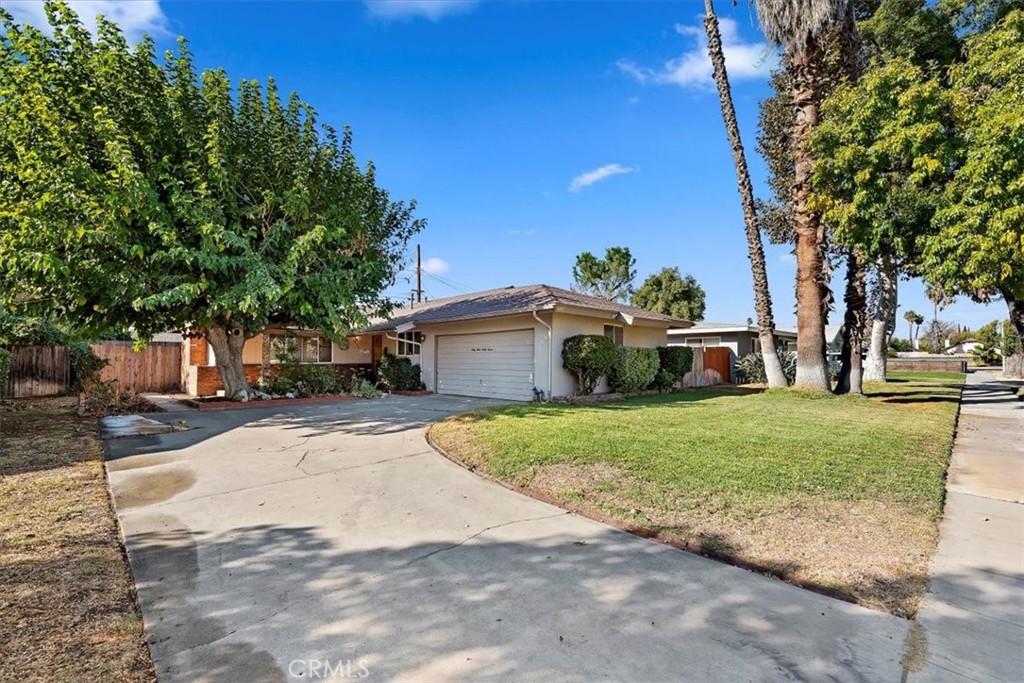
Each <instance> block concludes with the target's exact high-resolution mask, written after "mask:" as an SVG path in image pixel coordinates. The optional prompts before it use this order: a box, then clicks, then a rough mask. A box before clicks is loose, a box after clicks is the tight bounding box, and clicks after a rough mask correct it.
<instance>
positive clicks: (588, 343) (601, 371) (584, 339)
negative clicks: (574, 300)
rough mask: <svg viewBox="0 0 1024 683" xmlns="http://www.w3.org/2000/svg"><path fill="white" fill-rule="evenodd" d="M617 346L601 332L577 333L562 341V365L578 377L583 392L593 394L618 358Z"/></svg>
mask: <svg viewBox="0 0 1024 683" xmlns="http://www.w3.org/2000/svg"><path fill="white" fill-rule="evenodd" d="M616 349H617V347H616V346H615V343H614V342H612V340H611V339H609V338H608V337H605V336H604V335H601V334H577V335H575V336H572V337H566V339H565V341H563V342H562V367H563V368H565V369H566V370H568V371H569V372H571V373H572V374H573V375H574V376H575V377H576V384H577V385H578V386H579V388H580V393H581V394H591V393H593V392H594V387H596V386H597V382H598V380H600V379H601V378H602V377H604V376H606V375H609V374H610V373H611V371H612V368H614V367H615V363H616V362H617V360H618V353H617V350H616Z"/></svg>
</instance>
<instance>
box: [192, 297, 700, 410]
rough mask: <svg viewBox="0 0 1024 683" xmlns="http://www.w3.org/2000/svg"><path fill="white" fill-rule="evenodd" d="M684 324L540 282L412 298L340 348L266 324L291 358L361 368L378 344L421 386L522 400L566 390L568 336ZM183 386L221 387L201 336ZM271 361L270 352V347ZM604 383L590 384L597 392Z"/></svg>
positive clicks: (623, 334) (254, 344) (633, 340)
mask: <svg viewBox="0 0 1024 683" xmlns="http://www.w3.org/2000/svg"><path fill="white" fill-rule="evenodd" d="M688 325H690V322H689V321H686V320H679V319H676V318H671V317H669V316H665V315H661V314H659V313H652V312H650V311H644V310H641V309H639V308H634V307H632V306H626V305H624V304H618V303H615V302H612V301H608V300H606V299H600V298H597V297H591V296H585V295H583V294H578V293H576V292H571V291H569V290H565V289H559V288H557V287H549V286H548V285H530V286H526V287H508V288H505V289H493V290H489V291H484V292H475V293H473V294H465V295H462V296H456V297H450V298H447V299H436V300H434V301H429V302H423V303H420V304H416V305H415V306H414V307H412V308H403V309H400V310H396V311H395V312H394V313H393V315H392V317H391V318H390V319H389V320H387V321H382V322H379V323H377V324H374V325H372V326H371V327H369V328H367V329H366V330H364V331H362V332H360V334H358V335H354V336H351V337H349V338H348V339H347V340H346V341H347V348H342V347H340V346H338V345H337V344H331V343H330V341H329V340H328V339H327V338H326V337H324V336H323V335H320V334H316V333H313V332H306V331H300V330H286V329H281V330H268V331H267V332H266V333H265V335H267V336H269V343H270V344H271V346H272V347H274V346H275V345H279V344H285V343H288V342H287V340H288V339H289V338H290V337H295V338H296V339H297V340H298V350H299V354H298V355H299V358H298V360H299V362H303V363H320V364H325V365H328V364H329V365H333V366H335V367H336V369H338V370H339V371H341V372H346V373H365V372H371V371H372V370H373V368H374V366H375V365H376V363H377V361H378V360H380V357H381V355H382V354H383V352H384V349H387V350H388V351H389V352H391V353H393V354H396V355H399V356H407V357H409V358H410V359H411V360H412V362H413V363H416V364H417V365H419V366H420V371H421V376H422V379H423V382H424V384H426V385H427V388H428V389H430V390H432V391H435V392H437V393H439V394H454V395H460V396H477V397H483V398H499V399H508V400H514V401H530V400H533V399H534V398H537V397H540V396H541V395H543V396H544V397H545V398H548V397H551V396H570V395H572V394H574V393H576V391H577V387H576V381H575V379H574V378H573V376H572V375H570V374H569V373H568V372H566V371H565V370H564V369H563V368H562V342H563V340H565V338H566V337H570V336H572V335H576V334H604V335H606V336H608V337H610V338H611V339H612V340H613V341H615V343H616V344H620V345H626V346H644V347H650V348H654V347H658V346H665V345H666V344H667V343H668V335H667V332H668V329H669V328H670V327H673V328H684V327H686V326H688ZM263 344H264V335H259V336H257V337H254V338H253V339H250V340H248V341H247V342H246V344H245V348H244V349H243V352H242V353H243V361H244V363H245V370H246V374H247V375H248V377H249V380H250V381H252V382H254V381H256V379H257V378H258V377H259V374H260V368H261V360H262V357H263ZM184 346H185V350H184V351H183V364H184V365H185V367H186V368H187V369H186V374H187V387H188V392H189V393H191V394H193V395H211V394H213V393H215V392H216V391H217V390H218V389H222V388H223V387H222V385H221V384H220V376H219V374H218V372H217V368H216V367H215V360H214V357H213V351H212V349H210V348H209V346H208V344H207V343H206V341H205V340H203V339H189V340H186V342H185V345H184ZM270 355H271V357H273V356H274V355H275V354H274V353H271V354H270ZM607 390H608V386H607V383H606V382H604V381H602V383H601V384H600V385H599V386H598V387H597V391H598V392H602V391H607Z"/></svg>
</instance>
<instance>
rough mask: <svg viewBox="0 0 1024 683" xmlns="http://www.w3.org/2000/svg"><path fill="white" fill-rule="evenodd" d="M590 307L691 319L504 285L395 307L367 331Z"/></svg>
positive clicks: (680, 323) (672, 321) (683, 323)
mask: <svg viewBox="0 0 1024 683" xmlns="http://www.w3.org/2000/svg"><path fill="white" fill-rule="evenodd" d="M566 308H570V309H589V310H591V311H598V312H601V313H605V314H610V315H607V316H605V317H608V318H614V317H616V316H618V317H620V318H621V319H624V320H626V321H627V322H628V319H629V318H639V319H641V320H654V321H658V322H663V323H667V324H669V325H672V326H674V327H687V326H689V325H690V324H691V323H690V321H688V320H681V319H679V318H673V317H670V316H667V315H662V314H660V313H652V312H651V311H645V310H643V309H641V308H636V307H634V306H627V305H625V304H620V303H616V302H614V301H608V300H607V299H602V298H600V297H594V296H587V295H585V294H580V293H579V292H572V291H569V290H568V289H560V288H558V287H551V286H550V285H527V286H524V287H505V288H503V289H490V290H487V291H484V292H474V293H472V294H463V295H461V296H453V297H449V298H447V299H435V300H434V301H425V302H423V303H421V304H416V306H415V307H413V308H401V309H398V310H396V311H395V312H394V313H393V314H392V317H391V318H390V319H389V320H385V321H381V322H379V323H376V324H374V325H372V326H371V327H369V328H367V329H366V330H365V331H366V332H382V331H385V330H393V329H395V328H396V327H401V326H406V325H426V324H429V323H446V322H455V321H460V320H474V319H477V318H495V317H499V316H505V315H516V314H522V313H530V312H532V311H553V310H559V309H566Z"/></svg>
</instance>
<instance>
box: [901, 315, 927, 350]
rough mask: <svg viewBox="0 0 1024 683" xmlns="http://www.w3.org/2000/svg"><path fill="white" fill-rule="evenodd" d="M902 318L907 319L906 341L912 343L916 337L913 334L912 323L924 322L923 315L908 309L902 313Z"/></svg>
mask: <svg viewBox="0 0 1024 683" xmlns="http://www.w3.org/2000/svg"><path fill="white" fill-rule="evenodd" d="M903 319H904V320H906V321H907V341H908V342H910V343H911V344H913V343H914V340H915V339H916V338H917V337H915V336H914V325H918V326H920V324H921V323H923V322H924V316H923V315H921V314H920V313H918V312H917V311H910V310H908V311H907V312H906V313H904V314H903Z"/></svg>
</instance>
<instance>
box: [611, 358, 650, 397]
mask: <svg viewBox="0 0 1024 683" xmlns="http://www.w3.org/2000/svg"><path fill="white" fill-rule="evenodd" d="M657 374H658V350H657V349H648V348H641V347H638V346H620V347H619V348H618V360H617V361H616V363H615V366H614V367H613V368H612V371H611V374H610V375H609V376H608V381H609V383H610V384H611V385H612V388H613V389H615V390H616V391H621V392H623V393H626V394H635V393H636V392H638V391H640V390H641V389H646V388H647V387H649V386H650V385H651V383H652V382H653V381H654V378H655V376H656V375H657Z"/></svg>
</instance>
